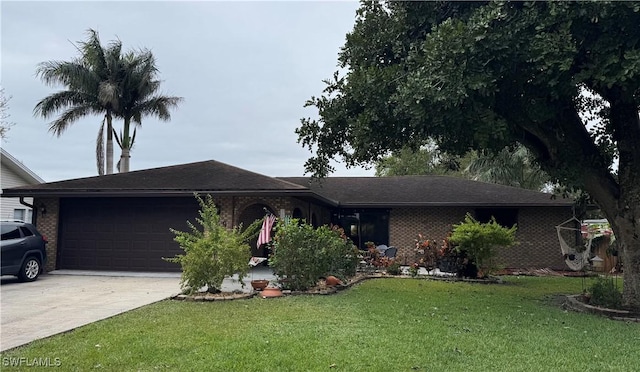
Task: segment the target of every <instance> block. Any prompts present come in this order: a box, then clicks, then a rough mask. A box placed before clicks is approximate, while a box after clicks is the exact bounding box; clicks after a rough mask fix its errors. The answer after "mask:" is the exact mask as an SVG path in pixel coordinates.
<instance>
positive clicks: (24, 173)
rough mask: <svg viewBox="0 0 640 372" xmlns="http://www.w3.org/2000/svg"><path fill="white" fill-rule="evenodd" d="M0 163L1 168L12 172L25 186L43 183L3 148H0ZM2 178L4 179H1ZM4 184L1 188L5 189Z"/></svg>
mask: <svg viewBox="0 0 640 372" xmlns="http://www.w3.org/2000/svg"><path fill="white" fill-rule="evenodd" d="M0 163H2V168H6V169H8V170H10V171H12V172H13V173H14V174H15V176H17V177H18V178H19V179H20V181H22V182H21V183H24V184H26V185H36V184H39V183H43V182H44V180H43V179H42V178H40V177H39V176H38V175H37V174H35V173H33V171H31V169H29V168H27V166H26V165H24V164H22V162H20V161H19V160H18V159H16V158H14V157H13V156H12V155H11V154H9V152H8V151H7V150H5V149H3V148H0ZM3 178H4V177H3ZM6 186H7V185H6V184H5V182H3V183H2V187H3V188H4V187H6Z"/></svg>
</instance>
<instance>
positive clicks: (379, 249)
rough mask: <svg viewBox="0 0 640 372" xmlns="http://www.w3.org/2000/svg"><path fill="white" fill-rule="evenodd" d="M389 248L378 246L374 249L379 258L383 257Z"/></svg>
mask: <svg viewBox="0 0 640 372" xmlns="http://www.w3.org/2000/svg"><path fill="white" fill-rule="evenodd" d="M388 248H389V247H387V246H386V245H384V244H380V245H379V246H377V247H376V249H377V250H378V252H380V255H381V256H384V252H385V251H386V250H387V249H388Z"/></svg>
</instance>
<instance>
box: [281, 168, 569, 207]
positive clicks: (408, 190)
mask: <svg viewBox="0 0 640 372" xmlns="http://www.w3.org/2000/svg"><path fill="white" fill-rule="evenodd" d="M279 179H281V180H285V181H289V182H293V183H297V184H299V185H304V186H307V187H309V188H311V190H313V191H315V192H316V193H318V194H321V195H323V196H324V197H326V198H328V199H332V200H339V201H340V206H341V207H345V208H358V207H402V206H478V207H479V206H491V207H500V206H502V207H506V206H514V207H515V206H518V207H524V206H568V205H572V204H573V201H572V200H570V199H562V198H559V199H555V198H553V196H552V194H546V193H542V192H537V191H533V190H527V189H521V188H516V187H511V186H503V185H497V184H494V183H486V182H479V181H472V180H467V179H464V178H458V177H449V176H397V177H328V178H325V179H322V180H313V181H312V180H311V179H310V178H308V177H280V178H279Z"/></svg>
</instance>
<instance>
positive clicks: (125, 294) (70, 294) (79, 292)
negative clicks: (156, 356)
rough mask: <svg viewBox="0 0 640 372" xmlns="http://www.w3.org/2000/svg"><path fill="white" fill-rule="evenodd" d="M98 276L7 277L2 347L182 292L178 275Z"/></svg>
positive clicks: (0, 299) (1, 291)
mask: <svg viewBox="0 0 640 372" xmlns="http://www.w3.org/2000/svg"><path fill="white" fill-rule="evenodd" d="M96 274H98V273H95V272H94V273H92V272H64V271H59V272H56V271H54V272H52V273H49V274H43V275H42V276H40V278H38V280H36V281H35V282H32V283H20V282H18V281H17V279H15V278H12V277H6V276H3V277H2V279H1V285H0V304H1V314H0V318H1V323H0V335H1V336H2V337H1V338H0V351H4V350H8V349H11V348H14V347H16V346H20V345H24V344H27V343H29V342H31V341H33V340H37V339H40V338H45V337H48V336H52V335H55V334H57V333H61V332H65V331H69V330H71V329H74V328H77V327H80V326H83V325H85V324H89V323H92V322H95V321H97V320H100V319H105V318H109V317H112V316H114V315H117V314H120V313H123V312H126V311H129V310H132V309H135V308H138V307H140V306H144V305H148V304H151V303H153V302H157V301H160V300H163V299H166V298H168V297H171V296H173V295H175V294H177V293H179V292H180V274H157V275H154V274H131V273H126V274H125V273H121V274H118V273H100V275H96ZM117 275H127V276H117ZM150 275H153V276H150Z"/></svg>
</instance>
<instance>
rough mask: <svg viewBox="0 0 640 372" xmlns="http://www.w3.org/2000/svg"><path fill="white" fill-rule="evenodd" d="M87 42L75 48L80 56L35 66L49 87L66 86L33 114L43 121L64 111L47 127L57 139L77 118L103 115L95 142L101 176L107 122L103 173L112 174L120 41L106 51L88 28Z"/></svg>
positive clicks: (120, 67) (43, 100)
mask: <svg viewBox="0 0 640 372" xmlns="http://www.w3.org/2000/svg"><path fill="white" fill-rule="evenodd" d="M87 33H88V34H89V37H88V40H87V41H85V42H79V46H77V49H78V51H79V52H80V56H79V57H78V58H76V59H74V60H72V61H70V62H67V61H47V62H42V63H40V64H39V65H38V68H37V70H36V74H37V75H38V76H39V77H40V78H41V79H42V80H43V81H44V82H45V83H46V84H48V85H57V84H61V85H64V86H65V87H66V90H62V91H59V92H56V93H53V94H51V95H50V96H47V97H45V98H44V99H42V100H41V101H40V102H38V103H37V104H36V106H35V108H34V114H35V115H38V116H42V117H44V118H45V119H48V118H49V117H51V116H53V115H55V114H56V113H57V112H58V111H61V110H64V111H63V112H62V114H61V115H60V116H59V117H58V118H57V119H56V120H54V121H53V122H51V123H50V125H49V131H50V132H53V133H54V134H55V135H57V136H58V137H59V136H60V135H62V133H64V131H65V130H66V129H67V128H68V127H69V126H70V125H71V124H73V123H74V122H75V121H77V120H78V119H80V118H82V117H84V116H87V115H102V114H104V119H103V121H102V125H101V126H100V130H99V131H98V138H97V141H96V162H97V166H98V174H100V175H102V174H104V151H103V132H104V129H105V128H104V125H105V123H106V131H107V149H106V162H107V165H106V173H107V174H110V173H113V135H112V132H113V127H112V120H113V115H114V113H115V112H117V111H119V106H118V105H119V100H118V98H119V95H120V92H119V89H118V88H119V86H120V84H118V80H119V79H120V76H122V63H121V50H122V43H121V42H120V41H119V40H116V41H112V42H110V43H109V44H108V47H107V48H106V49H105V48H104V47H103V46H102V45H101V44H100V39H99V37H98V33H97V32H96V31H94V30H91V29H89V30H88V31H87Z"/></svg>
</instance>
